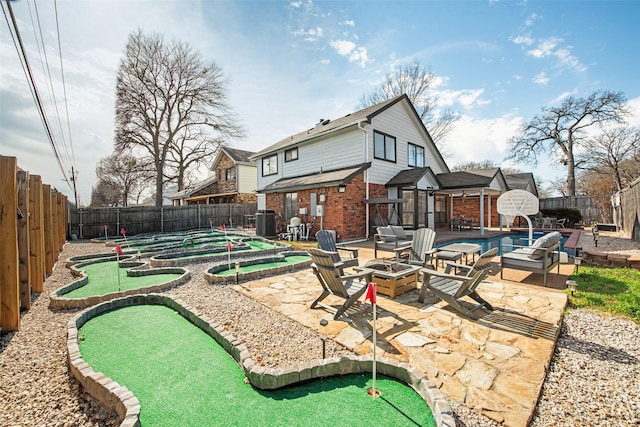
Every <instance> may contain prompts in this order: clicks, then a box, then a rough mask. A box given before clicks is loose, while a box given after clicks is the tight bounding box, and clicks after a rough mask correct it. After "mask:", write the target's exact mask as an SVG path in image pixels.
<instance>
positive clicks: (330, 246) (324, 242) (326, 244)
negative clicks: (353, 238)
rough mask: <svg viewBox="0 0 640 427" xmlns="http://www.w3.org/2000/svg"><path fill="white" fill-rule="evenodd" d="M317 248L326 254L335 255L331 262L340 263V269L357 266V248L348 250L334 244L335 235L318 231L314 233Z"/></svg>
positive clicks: (327, 231) (326, 231)
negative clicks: (331, 253)
mask: <svg viewBox="0 0 640 427" xmlns="http://www.w3.org/2000/svg"><path fill="white" fill-rule="evenodd" d="M316 240H317V241H318V247H319V248H320V249H322V250H324V251H327V252H333V253H336V254H337V256H335V258H334V260H333V262H342V267H343V268H345V267H357V266H358V248H350V247H347V246H341V245H337V244H336V238H335V234H334V233H332V232H331V231H329V230H320V231H318V232H317V233H316Z"/></svg>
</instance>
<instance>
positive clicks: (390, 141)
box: [373, 131, 396, 162]
mask: <svg viewBox="0 0 640 427" xmlns="http://www.w3.org/2000/svg"><path fill="white" fill-rule="evenodd" d="M373 156H374V157H375V158H376V159H380V160H387V161H390V162H395V161H396V138H395V136H391V135H387V134H384V133H382V132H378V131H374V132H373Z"/></svg>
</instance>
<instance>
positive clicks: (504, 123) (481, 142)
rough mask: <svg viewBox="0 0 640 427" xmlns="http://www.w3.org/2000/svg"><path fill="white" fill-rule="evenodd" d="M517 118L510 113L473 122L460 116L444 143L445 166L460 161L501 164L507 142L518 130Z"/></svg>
mask: <svg viewBox="0 0 640 427" xmlns="http://www.w3.org/2000/svg"><path fill="white" fill-rule="evenodd" d="M521 122H522V118H521V117H516V116H513V115H510V114H507V115H503V116H501V117H498V118H496V119H477V118H474V117H471V116H469V115H463V116H462V117H461V118H460V120H458V121H457V122H456V126H455V128H454V130H453V131H452V132H451V133H450V134H449V135H448V136H447V138H446V140H445V141H444V143H445V147H446V150H447V151H448V152H449V153H450V156H449V157H448V158H447V163H448V165H449V167H451V166H453V165H455V164H458V163H463V162H469V161H476V162H477V161H482V160H491V161H494V162H496V163H498V164H500V163H502V162H503V160H504V158H505V155H506V147H507V141H508V140H509V138H510V137H512V136H513V135H514V134H515V133H516V132H517V130H518V127H519V126H520V123H521Z"/></svg>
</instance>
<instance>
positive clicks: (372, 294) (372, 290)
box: [364, 282, 380, 399]
mask: <svg viewBox="0 0 640 427" xmlns="http://www.w3.org/2000/svg"><path fill="white" fill-rule="evenodd" d="M377 286H378V285H377V284H376V283H373V282H371V283H369V284H368V285H367V293H366V295H365V298H364V300H365V301H366V300H370V301H371V304H372V309H373V367H372V369H371V373H372V379H371V382H372V384H371V388H369V389H367V394H369V396H371V397H372V398H374V399H375V398H376V397H378V396H380V390H378V389H377V388H376V347H377V328H376V316H377V313H376V312H377V311H378V310H377V309H376V307H377V303H376V292H377V289H376V288H377Z"/></svg>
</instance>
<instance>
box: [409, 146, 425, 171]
mask: <svg viewBox="0 0 640 427" xmlns="http://www.w3.org/2000/svg"><path fill="white" fill-rule="evenodd" d="M408 151H409V166H415V167H418V168H422V167H424V147H421V146H419V145H416V144H412V143H409V149H408Z"/></svg>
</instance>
